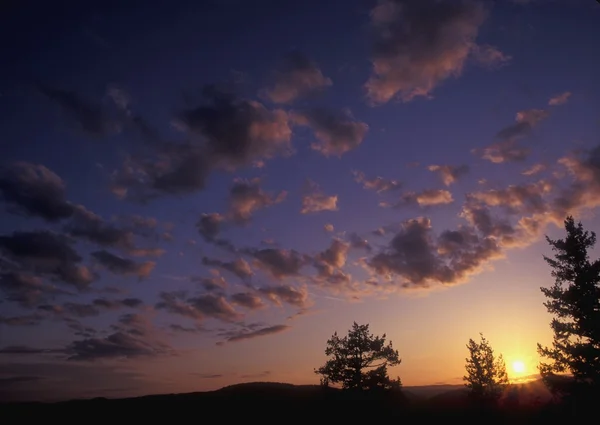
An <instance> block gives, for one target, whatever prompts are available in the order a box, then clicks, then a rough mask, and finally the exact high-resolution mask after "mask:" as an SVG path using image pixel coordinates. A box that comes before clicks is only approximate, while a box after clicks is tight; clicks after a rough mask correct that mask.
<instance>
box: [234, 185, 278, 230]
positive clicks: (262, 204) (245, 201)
mask: <svg viewBox="0 0 600 425" xmlns="http://www.w3.org/2000/svg"><path fill="white" fill-rule="evenodd" d="M286 195H287V192H285V191H281V192H279V193H278V194H276V195H275V194H271V193H267V192H265V191H264V190H262V189H261V188H260V179H253V180H250V181H248V180H236V181H235V182H234V184H233V186H232V187H231V189H230V190H229V216H230V219H231V220H233V221H234V222H236V223H240V224H243V223H247V222H248V221H250V219H251V218H252V215H253V214H254V213H255V212H256V211H258V210H261V209H263V208H266V207H270V206H271V205H275V204H278V203H280V202H282V201H283V200H284V199H285V197H286Z"/></svg>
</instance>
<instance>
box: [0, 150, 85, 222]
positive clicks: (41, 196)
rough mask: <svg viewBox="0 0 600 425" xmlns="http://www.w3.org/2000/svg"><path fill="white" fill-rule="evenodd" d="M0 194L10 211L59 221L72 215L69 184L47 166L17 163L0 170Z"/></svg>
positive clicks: (72, 208)
mask: <svg viewBox="0 0 600 425" xmlns="http://www.w3.org/2000/svg"><path fill="white" fill-rule="evenodd" d="M0 196H1V199H2V200H3V201H4V202H6V203H7V204H8V205H9V209H8V211H9V212H13V213H17V214H24V215H26V216H30V217H41V218H43V219H44V220H46V221H49V222H57V221H60V220H63V219H66V218H68V217H70V216H71V215H72V214H73V210H74V206H73V205H72V204H70V203H69V202H67V199H66V192H65V183H64V182H63V180H62V179H61V178H60V177H59V176H57V175H56V174H55V173H54V172H53V171H52V170H49V169H48V168H46V167H45V166H43V165H40V164H32V163H29V162H15V163H13V164H11V165H10V166H8V167H5V168H4V169H2V170H0Z"/></svg>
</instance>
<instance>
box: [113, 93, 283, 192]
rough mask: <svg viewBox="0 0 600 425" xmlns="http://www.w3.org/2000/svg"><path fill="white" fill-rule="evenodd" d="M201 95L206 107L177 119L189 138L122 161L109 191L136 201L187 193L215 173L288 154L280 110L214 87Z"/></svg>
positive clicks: (198, 108)
mask: <svg viewBox="0 0 600 425" xmlns="http://www.w3.org/2000/svg"><path fill="white" fill-rule="evenodd" d="M203 96H204V98H205V100H206V102H205V103H203V104H201V105H200V106H197V107H194V108H189V109H185V110H183V111H181V112H180V113H179V114H178V116H177V117H176V122H177V125H178V127H179V128H181V129H182V130H183V131H184V132H185V134H187V135H188V136H189V137H188V139H186V141H184V142H157V143H154V144H152V145H151V146H149V148H151V149H150V153H149V154H148V155H146V156H144V157H141V158H137V157H129V158H127V159H126V161H125V162H124V163H123V166H122V167H121V168H120V169H118V170H116V171H115V172H114V173H113V186H112V187H113V190H116V191H117V192H118V193H121V194H124V195H125V196H126V197H130V198H132V199H137V200H147V199H151V198H154V197H157V196H161V195H182V194H187V193H192V192H196V191H199V190H202V189H203V188H204V187H205V185H206V181H207V178H208V176H209V175H210V173H211V172H212V171H214V170H225V171H233V170H235V169H237V168H239V167H242V166H248V165H251V164H252V163H254V162H255V161H257V160H266V159H270V158H273V157H275V156H278V155H288V154H290V153H291V152H292V147H291V136H292V130H291V128H290V125H289V119H288V114H287V113H286V112H285V111H283V110H281V109H274V110H269V109H267V108H266V107H265V106H264V105H262V104H261V103H260V102H257V101H255V100H249V99H243V98H240V97H237V96H235V95H234V94H233V93H230V92H227V91H225V90H223V89H221V88H219V87H217V86H215V85H207V86H205V87H204V89H203Z"/></svg>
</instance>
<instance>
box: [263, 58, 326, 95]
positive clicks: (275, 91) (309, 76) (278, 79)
mask: <svg viewBox="0 0 600 425" xmlns="http://www.w3.org/2000/svg"><path fill="white" fill-rule="evenodd" d="M272 78H273V83H272V85H271V86H270V87H268V88H265V89H263V91H262V94H263V96H264V97H266V98H268V99H269V100H270V101H271V102H274V103H291V102H293V101H295V100H296V99H298V98H300V97H303V96H306V95H307V94H310V93H314V92H317V91H319V90H323V89H325V88H326V87H329V86H331V84H332V82H331V79H330V78H327V77H325V76H324V75H323V73H322V72H321V70H320V69H319V66H318V65H317V64H316V63H315V62H313V61H312V60H310V59H309V58H308V57H307V56H306V55H304V54H302V53H300V52H292V53H290V54H288V55H287V56H286V57H285V59H284V60H283V62H282V63H281V64H280V66H279V69H277V70H275V72H274V73H273V76H272Z"/></svg>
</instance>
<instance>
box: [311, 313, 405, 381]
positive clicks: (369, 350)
mask: <svg viewBox="0 0 600 425" xmlns="http://www.w3.org/2000/svg"><path fill="white" fill-rule="evenodd" d="M385 338H386V335H385V334H383V336H381V337H379V336H374V335H373V334H372V333H371V332H369V325H368V324H367V325H359V324H357V323H356V322H354V324H353V325H352V329H350V330H349V331H348V335H347V336H345V337H343V338H340V337H339V336H338V334H337V332H335V333H334V334H333V336H332V337H331V338H330V339H329V340H328V341H327V347H326V349H325V354H326V355H327V356H329V357H330V359H329V360H327V362H326V363H325V364H324V365H323V366H321V367H320V368H318V369H315V373H317V374H319V375H321V384H322V385H324V386H328V385H329V384H330V383H334V384H341V385H342V388H344V389H354V390H373V389H398V388H400V386H401V383H400V378H396V379H395V380H391V379H390V378H389V377H388V372H387V367H388V366H395V365H398V364H400V362H401V360H400V358H399V357H398V351H397V350H394V349H393V347H392V342H391V341H390V342H389V343H388V344H387V345H386V343H385Z"/></svg>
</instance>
